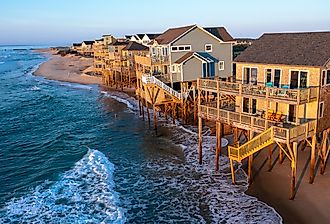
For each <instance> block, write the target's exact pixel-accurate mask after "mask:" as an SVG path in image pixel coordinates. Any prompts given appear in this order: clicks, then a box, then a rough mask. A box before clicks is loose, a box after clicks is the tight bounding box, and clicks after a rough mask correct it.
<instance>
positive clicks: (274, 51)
mask: <svg viewBox="0 0 330 224" xmlns="http://www.w3.org/2000/svg"><path fill="white" fill-rule="evenodd" d="M329 59H330V32H308V33H268V34H263V35H262V36H261V37H260V38H259V39H258V40H256V41H255V42H254V43H253V44H252V45H251V46H250V47H248V48H247V49H246V50H245V51H243V52H242V53H241V54H240V55H239V56H238V57H237V58H236V59H235V62H249V63H263V64H284V65H305V66H323V65H324V64H325V63H326V62H327V61H328V60H329Z"/></svg>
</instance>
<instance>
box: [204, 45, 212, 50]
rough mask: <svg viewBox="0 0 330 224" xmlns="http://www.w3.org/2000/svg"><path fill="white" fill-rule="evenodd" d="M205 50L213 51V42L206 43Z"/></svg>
mask: <svg viewBox="0 0 330 224" xmlns="http://www.w3.org/2000/svg"><path fill="white" fill-rule="evenodd" d="M205 51H206V52H212V44H205Z"/></svg>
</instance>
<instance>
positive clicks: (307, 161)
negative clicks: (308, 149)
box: [294, 154, 311, 197]
mask: <svg viewBox="0 0 330 224" xmlns="http://www.w3.org/2000/svg"><path fill="white" fill-rule="evenodd" d="M310 160H311V155H310V154H309V156H308V158H307V160H306V162H305V166H304V168H303V169H302V171H301V174H300V175H299V178H298V181H297V184H296V189H295V192H294V197H295V196H296V195H297V192H298V190H299V188H300V185H301V182H302V180H303V178H304V176H305V173H306V170H307V169H308V165H309V161H310Z"/></svg>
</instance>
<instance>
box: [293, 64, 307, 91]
mask: <svg viewBox="0 0 330 224" xmlns="http://www.w3.org/2000/svg"><path fill="white" fill-rule="evenodd" d="M291 72H298V87H297V88H298V89H300V72H307V82H306V87H309V70H304V69H289V84H288V85H289V87H291Z"/></svg>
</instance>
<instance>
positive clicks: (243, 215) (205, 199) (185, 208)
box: [104, 93, 282, 223]
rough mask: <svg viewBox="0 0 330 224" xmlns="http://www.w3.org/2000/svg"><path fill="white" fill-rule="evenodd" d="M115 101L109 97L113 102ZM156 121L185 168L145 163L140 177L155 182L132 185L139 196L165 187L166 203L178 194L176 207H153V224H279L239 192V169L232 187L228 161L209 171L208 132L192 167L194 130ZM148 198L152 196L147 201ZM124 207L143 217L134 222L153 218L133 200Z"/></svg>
mask: <svg viewBox="0 0 330 224" xmlns="http://www.w3.org/2000/svg"><path fill="white" fill-rule="evenodd" d="M104 94H106V93H104ZM110 95H111V94H110ZM118 97H119V96H117V97H112V98H113V99H115V100H118ZM120 98H121V99H120ZM118 101H119V102H123V101H125V102H124V103H125V104H127V101H128V102H129V105H135V110H137V104H136V100H134V101H135V104H134V102H132V101H133V100H132V98H131V97H129V96H127V95H126V96H124V95H122V96H121V97H119V100H118ZM158 120H159V121H160V122H159V125H165V126H168V127H169V128H170V129H171V130H172V132H173V136H172V138H171V140H172V141H173V142H174V143H176V144H177V145H179V146H180V147H181V149H182V151H183V152H184V155H185V160H186V163H184V164H177V163H175V164H173V163H171V162H169V161H166V162H164V163H161V164H160V163H159V161H158V162H155V163H153V162H149V163H148V164H144V166H143V169H144V170H148V168H149V171H145V172H154V171H157V175H155V176H156V177H157V180H148V179H146V178H145V177H144V176H142V177H141V178H140V180H138V181H137V182H136V183H135V186H134V187H135V188H138V189H140V190H141V191H142V192H149V191H150V189H154V188H156V189H157V188H158V187H159V186H166V187H165V188H162V189H161V191H162V194H163V195H164V198H166V195H168V197H169V198H170V194H172V193H173V191H174V192H175V191H177V192H181V193H180V198H178V200H180V203H177V202H175V201H173V202H168V201H166V200H164V203H160V204H156V205H155V206H156V209H159V210H160V211H158V212H157V213H158V214H159V217H157V220H154V221H156V222H163V221H166V220H162V217H170V218H171V220H172V221H173V220H174V221H173V222H184V221H186V220H189V222H191V223H207V222H209V221H207V220H211V221H212V223H282V218H281V216H280V215H279V214H278V213H277V212H276V211H275V210H274V209H273V208H272V207H270V206H268V205H267V204H265V203H263V202H261V201H258V200H257V199H256V198H255V197H252V196H249V195H246V194H245V193H244V192H245V191H246V190H247V188H248V183H247V176H246V174H245V172H244V171H243V169H241V167H240V164H238V163H236V164H235V169H236V171H235V172H236V182H237V185H232V184H231V173H230V166H229V159H228V158H227V157H223V156H221V157H220V164H221V165H220V172H214V156H215V144H216V138H215V136H211V135H210V133H211V131H210V129H208V128H204V130H203V165H199V163H198V162H197V142H198V135H197V128H196V127H194V126H183V125H181V124H180V122H179V121H176V122H175V123H176V124H175V125H173V124H167V123H166V122H165V119H164V118H162V117H159V118H158ZM140 168H141V167H140ZM173 170H174V171H175V174H176V175H175V177H172V178H169V177H162V173H164V174H166V173H168V172H169V171H173ZM191 175H193V176H194V175H197V176H199V178H196V177H191V178H190V176H191ZM154 182H157V184H156V185H155V183H154ZM169 182H170V183H169ZM171 182H172V184H171ZM126 190H127V191H130V190H133V189H126ZM191 195H199V197H201V198H202V200H200V199H199V201H196V200H195V198H191ZM152 196H153V195H152V193H151V195H150V197H152ZM186 201H187V203H186ZM124 203H125V206H126V207H127V208H128V209H129V210H138V211H139V213H141V212H142V213H141V214H139V217H141V216H142V217H144V219H142V220H141V221H142V222H144V221H148V220H149V221H150V218H152V217H147V216H148V214H147V213H143V210H144V209H145V207H146V206H147V203H146V202H143V201H137V199H136V198H125V202H124ZM201 204H202V206H201ZM168 207H170V209H169V208H168ZM201 207H204V208H203V209H202V208H201ZM128 213H129V214H127V215H128V219H135V216H138V215H137V214H136V213H134V212H132V213H130V212H128ZM162 213H164V216H162ZM204 213H205V214H206V216H208V218H207V219H206V220H205V219H204V218H203V217H202V216H201V215H200V214H204ZM182 214H185V216H181V215H182ZM205 214H204V215H205ZM148 218H149V219H148ZM167 221H168V220H167Z"/></svg>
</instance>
